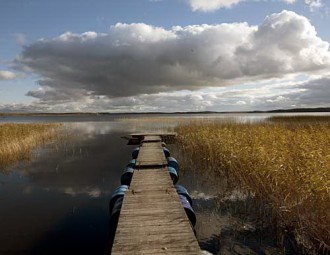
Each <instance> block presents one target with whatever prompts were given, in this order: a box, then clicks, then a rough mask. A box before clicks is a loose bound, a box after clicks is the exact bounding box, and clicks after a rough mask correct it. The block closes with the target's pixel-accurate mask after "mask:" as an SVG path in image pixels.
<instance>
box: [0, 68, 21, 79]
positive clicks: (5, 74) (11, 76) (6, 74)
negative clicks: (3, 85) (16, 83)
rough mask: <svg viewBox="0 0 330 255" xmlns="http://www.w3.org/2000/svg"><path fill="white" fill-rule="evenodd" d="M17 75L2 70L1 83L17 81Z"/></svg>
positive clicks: (0, 71)
mask: <svg viewBox="0 0 330 255" xmlns="http://www.w3.org/2000/svg"><path fill="white" fill-rule="evenodd" d="M16 77H17V75H16V74H15V73H13V72H10V71H4V70H0V81H1V80H12V79H15V78H16Z"/></svg>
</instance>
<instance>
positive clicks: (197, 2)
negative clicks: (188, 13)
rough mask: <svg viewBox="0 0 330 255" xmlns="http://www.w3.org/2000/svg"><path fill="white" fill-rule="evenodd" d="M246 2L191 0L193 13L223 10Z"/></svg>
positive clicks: (239, 0)
mask: <svg viewBox="0 0 330 255" xmlns="http://www.w3.org/2000/svg"><path fill="white" fill-rule="evenodd" d="M243 1H244V0H189V1H188V2H189V5H190V6H191V8H192V10H193V11H203V12H209V11H215V10H218V9H221V8H230V7H232V6H233V5H236V4H238V3H239V2H243Z"/></svg>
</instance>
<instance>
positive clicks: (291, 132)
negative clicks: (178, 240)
mask: <svg viewBox="0 0 330 255" xmlns="http://www.w3.org/2000/svg"><path fill="white" fill-rule="evenodd" d="M176 132H177V133H178V144H179V146H180V148H181V150H182V152H183V153H184V156H185V157H189V158H191V159H192V160H193V161H194V162H195V163H196V164H198V165H199V169H202V168H200V166H201V165H203V166H204V169H205V168H208V169H210V168H212V169H213V171H217V172H218V173H219V174H226V175H227V176H228V178H231V179H233V180H234V181H235V182H238V183H239V184H240V185H241V187H243V188H244V189H245V190H247V191H248V192H250V194H253V196H255V198H256V199H260V200H262V201H264V202H265V203H267V205H268V206H270V208H271V210H272V217H273V219H274V222H276V224H278V225H279V226H282V227H284V228H287V229H291V230H292V231H293V233H294V234H295V236H296V237H297V239H298V242H300V243H304V244H305V245H308V244H309V245H310V244H312V245H314V248H315V247H316V248H319V249H320V250H323V251H325V250H327V249H329V246H330V209H329V208H330V146H329V145H330V122H327V121H322V122H319V121H308V122H306V121H290V119H286V120H285V119H284V120H283V119H282V120H281V121H279V119H276V121H275V122H270V123H255V124H237V123H221V122H218V123H207V124H203V123H201V122H200V123H195V124H188V125H180V126H179V127H177V128H176Z"/></svg>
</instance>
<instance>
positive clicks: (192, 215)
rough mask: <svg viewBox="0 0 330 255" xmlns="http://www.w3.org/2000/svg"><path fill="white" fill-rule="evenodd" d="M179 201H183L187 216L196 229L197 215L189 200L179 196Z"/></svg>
mask: <svg viewBox="0 0 330 255" xmlns="http://www.w3.org/2000/svg"><path fill="white" fill-rule="evenodd" d="M179 199H180V201H181V204H182V206H183V208H184V210H185V212H186V214H187V217H188V219H189V221H190V223H191V225H192V226H193V227H195V225H196V215H195V212H194V210H193V209H192V207H191V205H190V204H189V201H188V200H187V198H186V197H185V196H183V195H180V194H179Z"/></svg>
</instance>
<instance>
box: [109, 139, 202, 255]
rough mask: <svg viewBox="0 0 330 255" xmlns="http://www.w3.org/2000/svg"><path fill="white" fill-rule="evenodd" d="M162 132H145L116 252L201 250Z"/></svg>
mask: <svg viewBox="0 0 330 255" xmlns="http://www.w3.org/2000/svg"><path fill="white" fill-rule="evenodd" d="M158 138H160V136H158V137H156V136H152V137H148V136H145V137H144V139H145V140H147V141H148V142H145V143H142V145H141V146H140V151H139V154H138V158H137V163H136V165H137V169H136V170H134V173H133V178H132V182H131V186H130V188H129V189H128V191H127V192H126V194H125V197H124V201H123V205H122V209H121V213H120V217H119V222H118V226H117V231H116V235H115V240H114V243H113V247H112V253H111V254H113V255H119V254H120V255H125V254H137V255H142V254H146V255H147V254H173V255H175V254H177V255H182V254H201V250H200V248H199V245H198V242H197V240H196V237H195V235H194V231H193V229H192V226H191V225H190V222H189V219H188V217H187V215H186V213H185V211H184V209H183V207H182V205H181V202H180V200H179V197H178V194H177V192H176V190H175V188H174V186H173V183H172V180H171V177H170V175H169V173H168V170H167V167H166V165H167V161H166V158H165V155H164V152H163V148H162V144H161V141H159V139H158Z"/></svg>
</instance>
